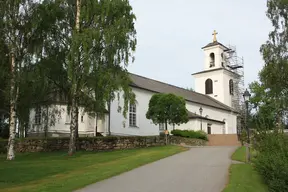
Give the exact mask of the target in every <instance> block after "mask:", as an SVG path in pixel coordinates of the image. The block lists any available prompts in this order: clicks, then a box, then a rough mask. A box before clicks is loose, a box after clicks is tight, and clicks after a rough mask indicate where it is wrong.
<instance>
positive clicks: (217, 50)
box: [202, 30, 228, 70]
mask: <svg viewBox="0 0 288 192" xmlns="http://www.w3.org/2000/svg"><path fill="white" fill-rule="evenodd" d="M217 34H218V32H216V30H214V32H213V34H212V35H213V41H212V42H211V43H209V44H207V45H206V46H204V47H202V49H203V50H204V54H205V64H204V69H205V70H210V69H214V68H222V67H224V65H225V63H224V58H223V57H224V52H225V51H226V50H228V48H227V47H226V46H225V45H223V44H222V43H220V42H218V41H217Z"/></svg>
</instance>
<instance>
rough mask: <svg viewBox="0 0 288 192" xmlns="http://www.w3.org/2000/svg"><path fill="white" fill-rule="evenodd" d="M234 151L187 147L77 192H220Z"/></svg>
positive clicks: (223, 148)
mask: <svg viewBox="0 0 288 192" xmlns="http://www.w3.org/2000/svg"><path fill="white" fill-rule="evenodd" d="M236 148H237V147H195V148H191V149H190V150H189V151H187V152H183V153H180V154H177V155H174V156H171V157H168V158H165V159H162V160H160V161H157V162H154V163H151V164H148V165H145V166H142V167H140V168H137V169H134V170H132V171H129V172H127V173H123V174H121V175H119V176H116V177H112V178H110V179H107V180H104V181H100V182H98V183H95V184H92V185H89V186H87V187H86V188H84V189H81V190H78V191H77V192H114V191H115V192H175V191H179V192H221V191H222V190H223V188H224V187H225V184H226V183H227V181H228V174H229V173H228V169H229V166H230V164H231V163H232V160H231V159H230V156H231V154H232V153H233V152H234V151H235V150H236Z"/></svg>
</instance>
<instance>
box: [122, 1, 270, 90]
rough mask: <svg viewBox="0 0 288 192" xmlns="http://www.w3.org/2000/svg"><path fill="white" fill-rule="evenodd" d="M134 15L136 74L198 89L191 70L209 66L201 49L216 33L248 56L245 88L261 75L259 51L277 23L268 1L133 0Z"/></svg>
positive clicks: (245, 61)
mask: <svg viewBox="0 0 288 192" xmlns="http://www.w3.org/2000/svg"><path fill="white" fill-rule="evenodd" d="M130 3H131V5H132V7H133V12H134V13H135V15H136V17H137V20H136V30H137V41H138V43H137V49H136V52H135V54H134V55H135V62H134V63H132V64H130V65H129V67H128V70H129V71H130V72H132V73H135V74H138V75H142V76H145V77H148V78H152V79H156V80H159V81H163V82H166V83H169V84H172V85H176V86H179V87H183V88H188V87H189V88H194V79H193V77H192V75H191V74H192V73H196V72H200V71H202V70H203V69H204V52H203V50H202V49H201V48H202V47H203V46H205V45H206V44H208V43H210V42H212V40H213V36H212V33H213V31H214V30H216V31H217V32H218V35H217V40H218V42H221V43H222V44H224V45H233V46H236V50H237V54H238V56H239V57H243V58H244V76H245V78H244V79H245V86H246V87H247V86H248V84H249V83H251V82H252V81H255V80H257V79H258V72H259V71H260V70H261V68H262V66H263V64H264V62H263V60H262V56H261V53H260V51H259V49H260V46H261V45H262V44H263V43H265V41H266V40H267V39H268V34H269V32H270V31H271V30H272V25H271V23H270V21H269V20H268V18H267V17H266V10H267V7H266V1H265V0H252V1H251V0H233V1H228V0H217V1H216V0H130Z"/></svg>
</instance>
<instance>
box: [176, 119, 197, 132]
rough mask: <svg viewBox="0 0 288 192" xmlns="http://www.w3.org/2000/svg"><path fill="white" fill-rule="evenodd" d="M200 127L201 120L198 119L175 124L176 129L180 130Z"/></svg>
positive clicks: (194, 129)
mask: <svg viewBox="0 0 288 192" xmlns="http://www.w3.org/2000/svg"><path fill="white" fill-rule="evenodd" d="M198 128H199V122H198V120H197V119H190V120H189V121H188V122H187V123H184V124H181V125H175V129H179V130H193V131H197V130H198Z"/></svg>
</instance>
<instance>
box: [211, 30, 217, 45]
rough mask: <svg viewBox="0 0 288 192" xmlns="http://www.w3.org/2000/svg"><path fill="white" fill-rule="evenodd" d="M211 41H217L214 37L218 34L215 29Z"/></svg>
mask: <svg viewBox="0 0 288 192" xmlns="http://www.w3.org/2000/svg"><path fill="white" fill-rule="evenodd" d="M212 35H213V42H217V37H216V35H218V33H217V32H216V30H214V32H213V34H212Z"/></svg>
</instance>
